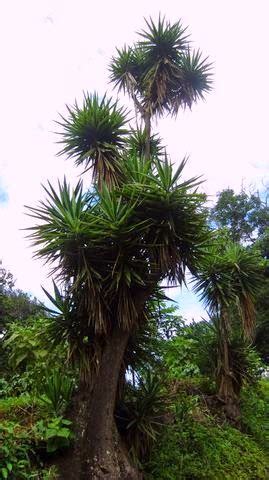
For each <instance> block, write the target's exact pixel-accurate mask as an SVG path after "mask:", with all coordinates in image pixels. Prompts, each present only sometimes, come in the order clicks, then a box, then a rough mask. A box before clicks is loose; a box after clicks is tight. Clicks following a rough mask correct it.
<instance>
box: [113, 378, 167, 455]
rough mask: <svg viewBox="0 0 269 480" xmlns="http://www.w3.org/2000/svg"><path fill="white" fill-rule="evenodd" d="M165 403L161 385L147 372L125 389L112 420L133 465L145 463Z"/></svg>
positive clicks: (161, 422) (158, 430) (164, 394)
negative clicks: (123, 439) (123, 440)
mask: <svg viewBox="0 0 269 480" xmlns="http://www.w3.org/2000/svg"><path fill="white" fill-rule="evenodd" d="M167 401H168V399H167V394H166V392H165V389H164V386H163V382H162V381H161V379H160V378H159V377H157V376H156V375H154V374H152V373H151V372H150V371H149V370H148V371H147V372H146V375H145V377H144V378H142V377H140V378H139V382H138V385H134V386H132V387H131V385H129V386H128V388H127V392H125V398H124V400H123V402H122V403H121V404H120V405H119V407H118V410H117V412H116V419H117V422H118V425H119V428H120V430H121V433H122V435H123V436H124V438H125V440H126V442H127V445H128V448H129V452H130V454H131V455H132V457H133V460H134V461H135V462H138V463H140V462H141V461H142V460H144V461H145V459H146V457H147V455H148V454H149V451H150V448H151V447H152V444H153V443H154V442H155V441H156V440H157V437H158V434H159V433H160V428H161V426H162V425H163V415H164V412H165V410H166V406H167Z"/></svg>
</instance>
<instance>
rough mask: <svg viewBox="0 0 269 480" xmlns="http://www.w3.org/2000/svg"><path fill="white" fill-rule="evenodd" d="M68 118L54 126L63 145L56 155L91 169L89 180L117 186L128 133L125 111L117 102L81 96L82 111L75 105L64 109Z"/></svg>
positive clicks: (87, 95) (91, 96) (95, 95)
mask: <svg viewBox="0 0 269 480" xmlns="http://www.w3.org/2000/svg"><path fill="white" fill-rule="evenodd" d="M67 110H68V116H67V117H63V116H61V121H59V122H57V123H58V124H59V125H60V127H61V128H62V131H61V132H60V135H61V137H62V139H61V140H60V141H59V143H61V144H62V145H63V148H62V150H61V151H60V152H59V155H63V154H64V155H66V156H67V158H70V157H72V158H74V159H75V163H76V165H81V164H83V166H84V167H85V171H87V170H88V169H90V168H92V170H93V180H94V181H95V180H97V181H98V182H99V186H100V185H101V183H102V182H106V183H107V184H108V185H110V184H111V183H117V182H118V180H119V176H120V166H119V157H120V152H121V151H122V149H123V147H124V144H125V136H126V134H127V133H128V130H127V129H126V127H125V125H126V123H127V115H126V110H125V109H124V108H122V107H119V106H118V104H117V102H112V99H111V98H109V99H107V98H106V96H104V97H103V98H101V99H100V98H99V97H98V95H97V94H96V93H95V94H93V95H89V94H88V93H86V94H84V100H83V104H82V107H79V106H78V104H77V102H75V104H74V105H73V106H72V107H69V106H67Z"/></svg>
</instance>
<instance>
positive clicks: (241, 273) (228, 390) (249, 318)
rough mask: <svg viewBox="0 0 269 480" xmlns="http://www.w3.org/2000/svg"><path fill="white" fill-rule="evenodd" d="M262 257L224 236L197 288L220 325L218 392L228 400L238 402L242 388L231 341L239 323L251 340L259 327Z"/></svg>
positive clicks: (203, 269) (210, 254)
mask: <svg viewBox="0 0 269 480" xmlns="http://www.w3.org/2000/svg"><path fill="white" fill-rule="evenodd" d="M261 281H262V266H261V260H260V257H258V256H257V255H256V254H255V253H253V252H252V251H251V250H248V249H247V248H245V247H243V246H241V245H238V244H234V243H230V242H224V241H223V240H221V241H220V242H219V243H218V242H217V243H216V244H215V245H213V246H212V247H211V248H210V249H209V252H208V255H207V256H205V257H204V259H203V262H202V264H201V266H200V269H199V271H198V273H196V279H195V280H194V284H195V285H194V290H195V292H196V293H198V294H199V295H200V297H201V299H202V301H203V302H204V304H205V306H206V308H207V309H208V311H209V314H210V316H211V317H212V318H215V322H216V324H217V325H218V334H219V335H218V336H219V357H220V358H219V359H218V365H219V368H218V371H217V384H218V394H219V396H220V397H221V398H222V399H223V400H224V401H225V402H228V403H229V402H234V401H236V400H237V399H238V398H237V392H238V388H237V386H236V385H235V383H236V375H235V374H234V372H233V365H232V351H231V349H230V341H231V337H232V330H233V329H234V328H235V327H236V324H238V322H239V324H240V325H241V328H242V331H243V334H244V337H245V339H246V340H248V341H249V342H251V340H252V337H253V333H254V328H255V296H256V294H257V292H258V289H259V288H260V286H261Z"/></svg>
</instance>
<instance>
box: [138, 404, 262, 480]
mask: <svg viewBox="0 0 269 480" xmlns="http://www.w3.org/2000/svg"><path fill="white" fill-rule="evenodd" d="M182 404H183V408H182ZM194 409H195V410H196V415H195V418H194V416H193V411H194ZM197 417H198V415H197V404H196V405H194V400H193V397H192V399H191V401H190V404H189V407H188V399H187V397H186V396H185V397H184V398H183V401H182V402H181V401H180V400H179V402H178V404H177V405H175V406H174V415H173V421H172V422H170V423H169V425H166V426H165V427H164V428H163V431H162V435H161V436H160V437H159V441H158V443H156V444H155V446H154V448H153V451H152V455H151V458H150V461H149V463H148V464H147V465H146V467H145V469H146V478H147V479H148V480H149V479H150V480H153V479H156V478H158V480H183V479H185V480H202V479H206V480H223V479H224V478H225V480H257V479H261V480H262V479H264V480H265V479H267V478H268V476H267V475H268V471H267V468H266V465H267V461H266V458H265V454H264V452H263V451H262V450H261V449H260V448H259V447H258V446H257V444H256V443H255V442H254V440H252V439H251V438H249V437H248V436H247V435H246V434H243V433H242V432H240V431H238V430H237V429H235V428H233V427H231V426H229V425H221V426H220V425H217V424H216V423H215V422H214V420H213V419H212V418H211V417H210V416H208V415H204V414H203V412H202V411H201V412H200V417H201V418H200V419H199V420H198V419H197Z"/></svg>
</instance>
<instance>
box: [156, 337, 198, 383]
mask: <svg viewBox="0 0 269 480" xmlns="http://www.w3.org/2000/svg"><path fill="white" fill-rule="evenodd" d="M198 354H199V344H198V341H197V340H194V339H192V338H186V337H185V336H177V337H174V338H172V339H171V340H170V341H169V342H167V343H166V345H165V355H164V362H165V365H166V366H167V369H168V370H167V375H168V378H170V379H171V380H179V379H184V378H192V377H197V376H199V374H200V369H199V366H198V363H199V358H198Z"/></svg>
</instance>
